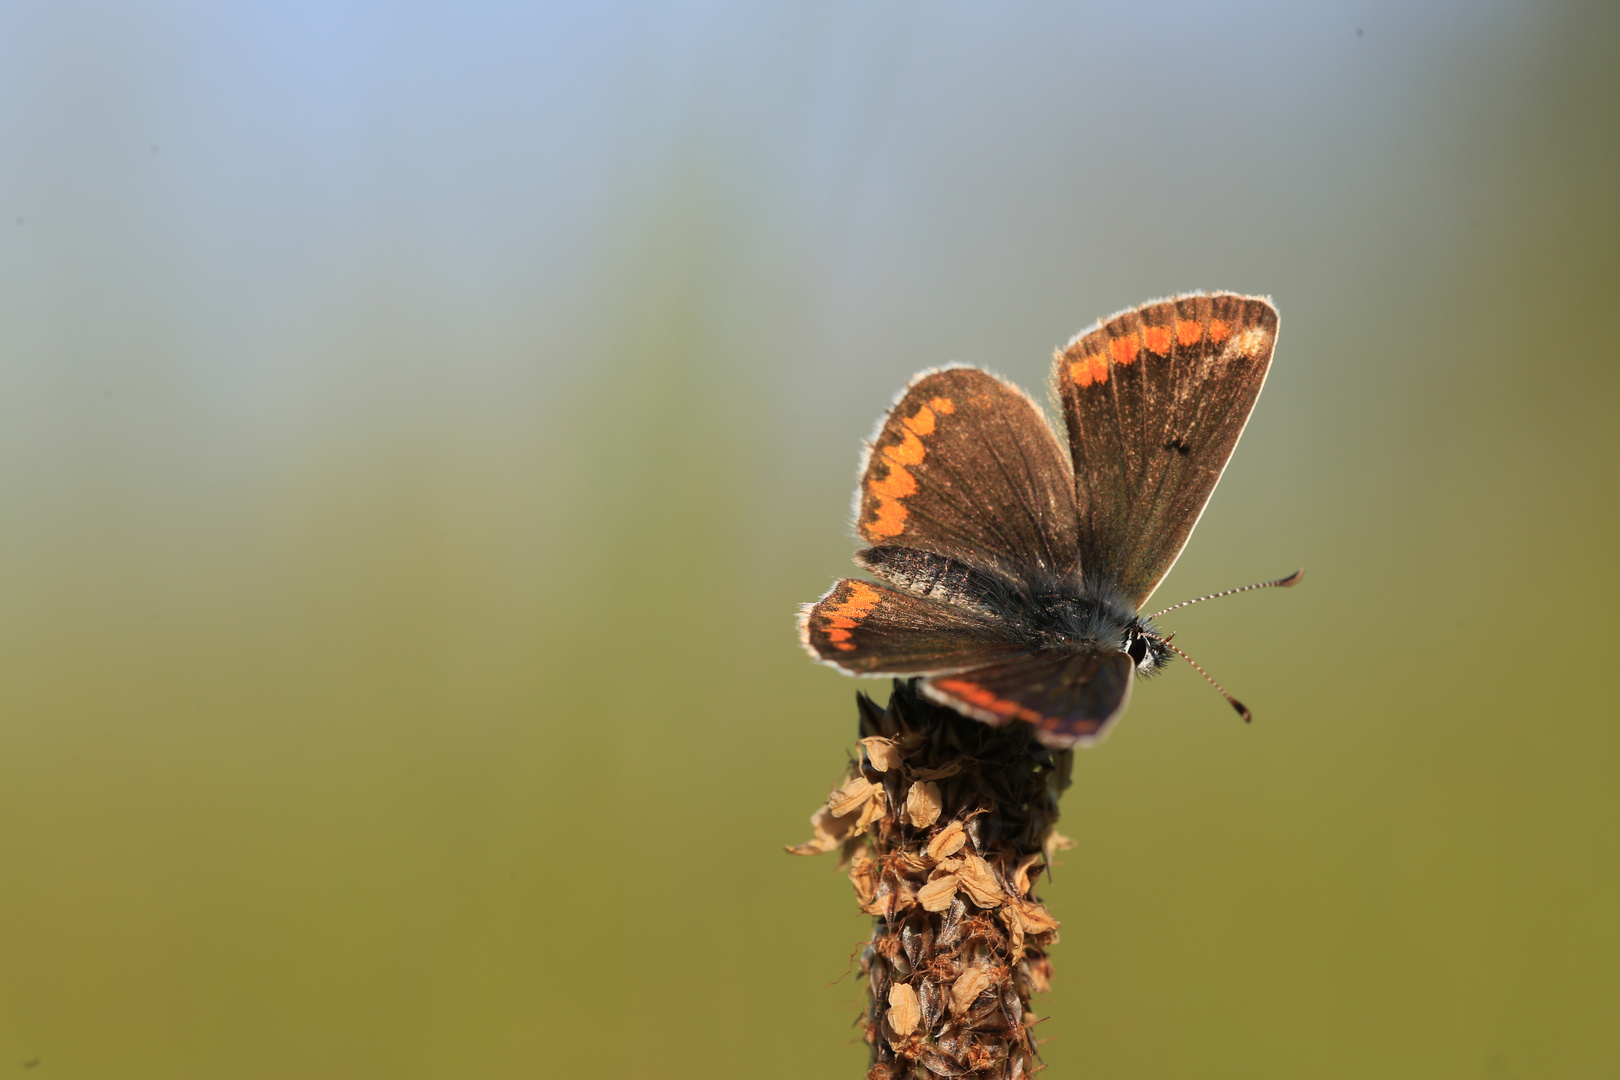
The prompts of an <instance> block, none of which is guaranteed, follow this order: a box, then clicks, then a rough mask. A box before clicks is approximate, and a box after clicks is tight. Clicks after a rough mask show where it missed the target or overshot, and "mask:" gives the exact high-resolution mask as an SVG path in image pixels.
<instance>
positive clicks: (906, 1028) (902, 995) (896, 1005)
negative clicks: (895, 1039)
mask: <svg viewBox="0 0 1620 1080" xmlns="http://www.w3.org/2000/svg"><path fill="white" fill-rule="evenodd" d="M884 1017H885V1019H887V1020H888V1021H889V1026H890V1027H892V1028H894V1030H895V1032H896V1034H898V1035H901V1036H906V1035H910V1034H911V1033H912V1032H913V1031H916V1030H917V1024H918V1023H920V1022H921V1020H922V1004H921V1003H920V1002H918V1000H917V991H915V990H913V989H912V988H911V987H910V986H908V985H906V984H905V983H895V984H894V985H893V986H891V987H889V1011H888V1012H887V1013H885V1014H884Z"/></svg>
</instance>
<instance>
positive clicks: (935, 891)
mask: <svg viewBox="0 0 1620 1080" xmlns="http://www.w3.org/2000/svg"><path fill="white" fill-rule="evenodd" d="M955 896H956V875H955V874H943V875H941V876H939V877H937V878H935V879H934V880H933V881H930V882H929V883H928V884H926V885H924V886H923V887H922V888H920V889H918V890H917V903H919V904H921V905H922V906H923V910H924V911H944V910H945V909H946V908H948V907H950V906H951V900H952V899H954V898H955Z"/></svg>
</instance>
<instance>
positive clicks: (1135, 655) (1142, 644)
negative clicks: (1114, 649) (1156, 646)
mask: <svg viewBox="0 0 1620 1080" xmlns="http://www.w3.org/2000/svg"><path fill="white" fill-rule="evenodd" d="M1147 653H1148V643H1147V638H1145V637H1143V636H1142V635H1141V634H1137V635H1136V636H1134V637H1132V638H1131V640H1130V641H1128V642H1126V643H1125V655H1126V656H1129V657H1130V658H1131V663H1133V664H1136V665H1138V666H1140V665H1141V663H1142V661H1143V660H1146V659H1147Z"/></svg>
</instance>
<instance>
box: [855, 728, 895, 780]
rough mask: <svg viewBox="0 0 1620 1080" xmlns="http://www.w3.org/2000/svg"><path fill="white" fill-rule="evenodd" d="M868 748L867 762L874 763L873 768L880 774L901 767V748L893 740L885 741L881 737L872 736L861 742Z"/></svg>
mask: <svg viewBox="0 0 1620 1080" xmlns="http://www.w3.org/2000/svg"><path fill="white" fill-rule="evenodd" d="M861 745H862V746H864V747H866V760H867V761H869V762H871V763H872V768H874V769H876V770H877V771H878V772H888V771H889V770H890V769H898V768H899V767H900V748H899V747H898V746H896V745H895V744H894V740H893V739H885V738H884V737H883V736H881V735H871V736H868V737H867V738H864V739H862V740H861Z"/></svg>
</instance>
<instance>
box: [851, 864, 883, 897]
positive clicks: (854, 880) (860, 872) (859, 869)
mask: <svg viewBox="0 0 1620 1080" xmlns="http://www.w3.org/2000/svg"><path fill="white" fill-rule="evenodd" d="M877 882H878V863H877V860H876V859H872V858H868V857H866V856H864V855H857V856H855V857H854V858H853V859H851V860H850V861H849V883H850V884H851V885H853V886H855V899H856V900H857V901H858V902H859V903H860V905H861V906H862V907H865V906H866V905H867V904H870V903H871V902H872V897H873V896H874V895H876V893H877Z"/></svg>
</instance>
